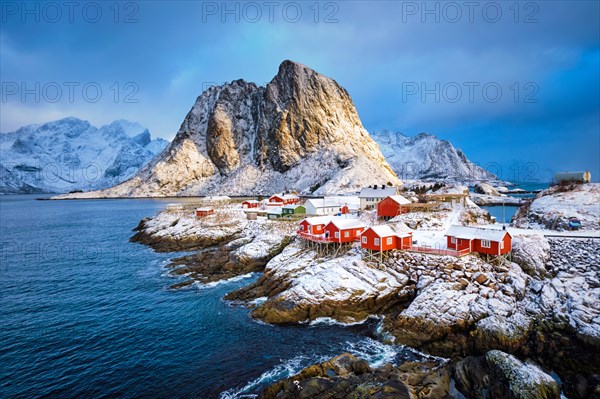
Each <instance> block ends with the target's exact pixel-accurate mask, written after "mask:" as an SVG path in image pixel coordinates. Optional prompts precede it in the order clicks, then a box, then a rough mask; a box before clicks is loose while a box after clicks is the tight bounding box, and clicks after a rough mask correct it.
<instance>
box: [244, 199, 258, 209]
mask: <svg viewBox="0 0 600 399" xmlns="http://www.w3.org/2000/svg"><path fill="white" fill-rule="evenodd" d="M259 205H260V201H257V200H246V201H244V202H242V208H244V209H251V208H258V206H259Z"/></svg>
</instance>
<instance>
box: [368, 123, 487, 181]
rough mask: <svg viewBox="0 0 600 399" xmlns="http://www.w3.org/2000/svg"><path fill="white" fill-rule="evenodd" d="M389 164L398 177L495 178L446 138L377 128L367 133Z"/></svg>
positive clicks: (469, 179) (421, 178)
mask: <svg viewBox="0 0 600 399" xmlns="http://www.w3.org/2000/svg"><path fill="white" fill-rule="evenodd" d="M371 137H372V138H373V140H375V141H376V142H377V144H379V148H381V152H382V153H383V155H384V156H385V158H386V160H387V161H388V162H389V164H390V166H391V167H392V169H393V170H394V172H396V174H397V175H398V177H399V178H400V179H402V180H428V179H431V180H436V181H439V180H446V181H452V182H463V183H473V182H476V181H495V180H497V179H498V178H497V177H496V176H495V175H494V174H492V173H490V172H488V171H487V170H485V169H483V168H481V167H479V166H477V165H475V164H474V163H472V162H471V161H469V160H468V159H467V157H466V156H465V154H464V153H463V152H462V151H461V150H460V149H457V148H454V146H453V145H452V144H451V143H450V142H449V141H447V140H440V139H438V138H437V137H435V136H433V135H431V134H427V133H421V134H419V135H417V136H415V137H409V136H406V135H404V134H402V133H394V132H391V131H389V130H379V131H375V132H373V133H371Z"/></svg>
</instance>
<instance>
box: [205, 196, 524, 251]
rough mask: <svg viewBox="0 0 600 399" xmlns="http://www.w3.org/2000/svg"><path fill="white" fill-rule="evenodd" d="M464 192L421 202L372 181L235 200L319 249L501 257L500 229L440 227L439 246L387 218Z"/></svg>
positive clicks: (504, 240) (505, 244) (504, 244)
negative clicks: (338, 190)
mask: <svg viewBox="0 0 600 399" xmlns="http://www.w3.org/2000/svg"><path fill="white" fill-rule="evenodd" d="M467 197H468V194H467V193H464V192H462V191H461V192H458V191H457V192H454V191H452V190H451V189H450V190H442V191H441V192H438V193H436V194H434V195H429V196H427V200H428V201H427V202H422V201H418V200H417V199H416V198H415V197H410V196H408V198H407V197H405V196H403V195H401V194H400V192H399V190H398V188H397V187H390V186H387V185H374V186H370V187H366V188H363V189H362V190H361V191H360V193H359V194H358V195H357V196H330V197H323V198H307V199H305V200H304V201H302V199H301V198H300V196H298V195H297V194H295V193H280V194H274V195H272V196H270V197H269V198H265V199H247V200H244V201H243V202H242V203H241V208H242V210H243V211H244V212H245V213H246V216H247V218H248V219H249V220H256V219H257V217H259V216H261V217H266V218H267V219H269V220H297V221H298V228H297V235H298V237H299V239H300V240H302V242H303V243H304V245H306V246H308V247H311V248H314V249H316V250H318V251H321V252H325V253H329V254H331V253H334V254H335V253H337V252H339V251H340V250H342V249H344V248H347V247H349V246H354V245H356V246H359V247H360V248H362V250H363V251H364V252H365V254H367V255H368V256H372V257H377V256H379V257H381V258H383V257H384V256H387V254H388V253H389V252H390V251H413V252H423V253H430V254H441V255H452V256H463V255H467V254H470V253H479V254H482V255H486V256H504V255H506V254H509V253H510V252H511V250H512V237H511V235H510V233H509V232H508V231H506V230H504V229H503V230H499V229H494V228H481V227H467V226H451V227H450V228H449V229H448V230H447V231H446V232H445V238H446V246H445V248H432V247H431V246H427V245H422V246H419V245H417V242H416V240H414V231H413V230H411V229H410V228H408V227H406V225H404V224H403V223H389V221H390V220H392V219H394V218H396V217H397V216H399V215H402V214H405V213H409V212H415V211H422V210H424V209H426V208H427V209H431V208H435V207H436V206H439V205H440V204H441V203H442V202H459V201H465V198H467ZM365 211H371V212H372V211H375V212H374V213H375V215H376V217H377V219H376V221H375V222H374V223H369V224H372V225H367V224H366V223H365V222H364V221H362V220H361V219H360V218H359V215H360V214H361V213H362V212H365ZM212 214H214V210H213V209H212V208H198V209H197V210H196V217H197V218H203V217H206V216H209V215H212Z"/></svg>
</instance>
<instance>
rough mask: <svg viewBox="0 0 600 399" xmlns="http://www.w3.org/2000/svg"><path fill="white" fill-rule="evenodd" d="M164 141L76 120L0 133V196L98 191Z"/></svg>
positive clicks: (125, 125)
mask: <svg viewBox="0 0 600 399" xmlns="http://www.w3.org/2000/svg"><path fill="white" fill-rule="evenodd" d="M167 144H168V142H167V141H166V140H163V139H154V140H152V138H151V137H150V133H149V132H148V130H147V129H145V128H143V127H142V126H140V125H139V124H138V123H134V122H128V121H125V120H118V121H115V122H113V123H111V124H109V125H105V126H102V127H100V128H96V127H94V126H92V125H90V123H89V122H87V121H83V120H81V119H77V118H65V119H61V120H57V121H53V122H48V123H45V124H42V125H29V126H25V127H22V128H20V129H19V130H17V131H15V132H10V133H1V134H0V166H1V168H0V193H4V194H17V193H35V192H53V193H61V192H69V191H73V190H92V189H94V190H95V189H102V188H106V187H110V186H112V185H115V184H118V183H120V182H122V181H124V180H126V179H128V178H130V177H131V176H133V175H134V174H135V173H136V172H137V171H138V170H139V169H140V168H141V167H142V166H144V165H145V164H147V163H148V162H149V161H150V160H151V159H153V158H154V157H155V156H156V155H157V154H158V153H160V152H161V151H162V150H163V149H164V148H165V147H166V146H167Z"/></svg>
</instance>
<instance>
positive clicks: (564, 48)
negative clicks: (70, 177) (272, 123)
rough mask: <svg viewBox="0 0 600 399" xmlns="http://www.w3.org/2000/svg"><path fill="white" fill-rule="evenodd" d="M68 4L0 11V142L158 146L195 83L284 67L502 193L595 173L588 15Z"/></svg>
mask: <svg viewBox="0 0 600 399" xmlns="http://www.w3.org/2000/svg"><path fill="white" fill-rule="evenodd" d="M69 4H70V3H69V2H61V1H58V2H50V3H48V2H28V3H23V2H20V1H19V2H12V1H2V2H1V5H2V8H1V10H0V11H1V18H2V19H1V24H0V51H1V57H0V75H1V80H2V103H1V104H0V105H1V107H2V109H1V115H0V116H1V118H0V131H3V132H6V131H12V130H15V129H17V128H18V127H20V126H22V125H26V124H29V123H39V122H44V121H48V120H53V119H58V118H61V117H65V116H77V117H80V118H83V119H87V120H89V121H90V122H92V123H94V124H97V125H101V124H105V123H109V122H111V121H113V120H115V119H121V118H123V119H129V120H133V121H138V122H139V123H141V124H142V125H144V126H146V127H148V128H149V129H150V131H151V133H152V134H153V135H157V136H161V137H164V138H167V139H172V138H173V136H174V135H175V133H176V132H177V130H178V128H179V125H180V124H181V122H182V121H183V118H184V117H185V115H186V114H187V112H188V111H189V109H190V108H191V106H192V105H193V103H194V100H195V98H196V97H197V96H198V95H200V93H201V92H202V91H203V89H205V88H206V87H207V86H208V85H211V84H215V83H216V84H220V83H223V82H227V81H231V80H234V79H238V78H243V79H245V80H248V81H253V82H257V83H259V84H265V83H267V82H268V81H269V80H270V79H271V78H272V77H273V76H274V75H275V73H276V72H277V68H278V66H279V64H280V63H281V61H283V60H285V59H291V60H294V61H297V62H301V63H303V64H305V65H308V66H310V67H311V68H313V69H315V70H317V71H319V72H321V73H323V74H325V75H327V76H330V77H332V78H334V79H335V80H337V81H338V82H339V83H340V84H341V85H342V86H344V87H345V88H346V89H347V90H348V91H349V93H350V95H351V96H352V98H353V100H354V103H355V105H356V107H357V109H358V112H359V115H360V117H361V119H362V122H363V124H364V126H365V127H366V128H367V130H370V131H372V130H375V129H383V128H386V129H390V130H395V131H402V132H404V133H407V134H411V135H412V134H417V133H419V132H422V131H426V132H429V133H432V134H435V135H437V136H438V137H441V138H444V139H448V140H450V141H451V142H452V143H453V144H455V146H457V147H460V148H462V149H463V150H464V151H465V152H466V154H467V155H468V156H469V158H471V159H472V160H473V161H475V162H477V163H480V164H481V165H483V166H487V167H488V168H489V169H491V170H492V171H494V172H497V173H499V174H500V176H501V177H502V178H506V179H513V180H524V179H525V180H533V179H536V178H540V179H546V178H547V177H548V175H549V173H550V172H551V171H556V170H579V169H589V170H591V171H592V175H593V176H594V180H598V177H599V175H600V155H599V154H600V83H599V75H600V27H599V22H598V21H600V11H599V2H597V1H568V2H566V1H565V2H562V1H538V2H530V1H523V2H517V3H515V2H513V1H507V2H504V1H498V2H487V1H483V2H478V1H475V2H452V1H451V2H436V1H429V2H422V1H418V2H412V1H368V2H367V1H344V2H329V1H325V2H318V3H316V2H314V1H308V2H300V1H298V2H287V1H282V2H280V1H273V2H267V1H264V2H262V1H256V2H226V3H224V2H221V1H219V2H203V3H200V2H191V1H180V2H177V1H171V2H160V1H137V2H120V3H117V6H115V3H114V2H79V3H78V5H77V6H70V5H69ZM70 7H73V8H70ZM98 89H99V90H100V91H101V94H99V91H98Z"/></svg>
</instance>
